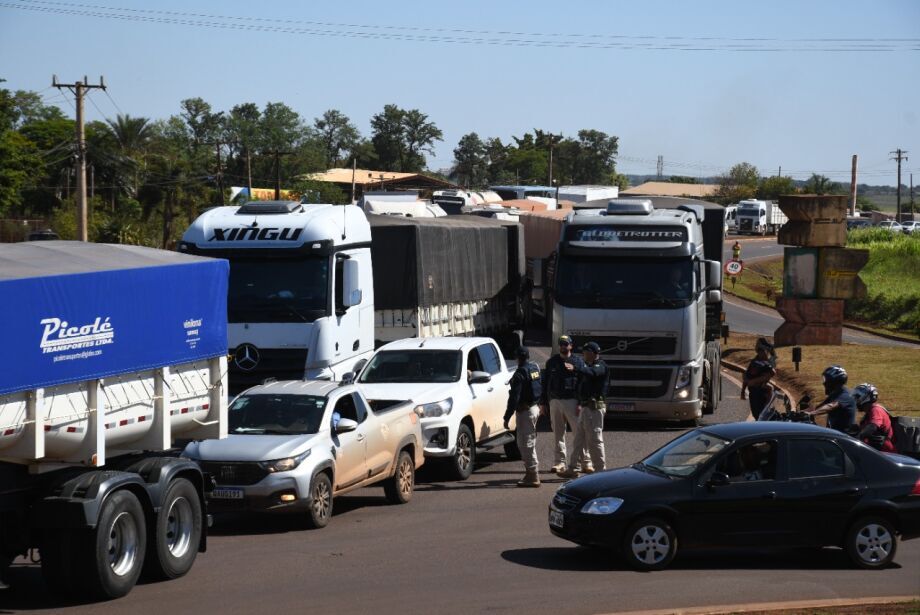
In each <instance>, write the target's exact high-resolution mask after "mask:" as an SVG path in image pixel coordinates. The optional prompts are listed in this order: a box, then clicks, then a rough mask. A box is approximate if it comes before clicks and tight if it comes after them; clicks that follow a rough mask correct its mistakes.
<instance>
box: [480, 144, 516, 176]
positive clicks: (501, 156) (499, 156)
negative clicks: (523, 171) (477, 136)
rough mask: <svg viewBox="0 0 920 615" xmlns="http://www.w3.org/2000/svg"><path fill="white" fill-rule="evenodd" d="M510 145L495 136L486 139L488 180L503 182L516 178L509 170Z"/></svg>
mask: <svg viewBox="0 0 920 615" xmlns="http://www.w3.org/2000/svg"><path fill="white" fill-rule="evenodd" d="M508 151H509V146H507V145H505V144H504V143H502V140H501V139H499V138H497V137H493V138H491V139H488V140H487V141H486V159H487V161H488V180H489V183H490V184H503V183H506V182H508V181H510V180H511V179H513V178H514V173H512V172H510V171H509V170H508V168H507V167H508Z"/></svg>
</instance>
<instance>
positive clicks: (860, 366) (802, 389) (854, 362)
mask: <svg viewBox="0 0 920 615" xmlns="http://www.w3.org/2000/svg"><path fill="white" fill-rule="evenodd" d="M757 337H758V336H756V335H750V334H747V333H732V334H731V336H730V337H729V338H728V344H726V345H725V346H724V347H723V349H722V356H723V357H724V358H725V359H727V360H729V361H731V362H733V363H738V364H740V365H743V366H747V364H748V362H750V361H751V359H753V358H754V343H755V342H756V340H757ZM776 352H777V355H778V356H777V364H776V373H777V378H778V380H779V384H780V385H782V386H783V387H785V388H787V389H789V391H790V393H792V394H793V395H795V396H796V397H797V398H798V397H801V396H802V395H804V394H806V393H807V394H809V395H811V397H812V399H814V400H816V401H820V400H821V399H823V398H824V388H823V386H822V384H821V372H823V371H824V368H826V367H827V366H828V365H842V366H843V367H844V368H846V370H847V373H848V374H849V386H850V387H851V388H852V387H853V386H855V385H857V384H859V383H861V382H871V383H872V384H874V385H875V386H877V387H878V389H879V401H880V402H881V403H882V405H884V406H885V407H886V408H888V410H890V411H891V413H892V414H896V415H898V416H920V379H918V378H917V377H916V372H917V366H918V364H920V349H915V348H885V347H880V346H863V345H859V344H844V345H842V346H803V347H802V363H801V364H800V365H799V371H795V365H794V364H793V363H792V349H791V348H777V349H776Z"/></svg>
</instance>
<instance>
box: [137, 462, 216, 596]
mask: <svg viewBox="0 0 920 615" xmlns="http://www.w3.org/2000/svg"><path fill="white" fill-rule="evenodd" d="M201 522H202V514H201V500H199V499H198V490H197V489H195V486H194V485H192V483H191V482H189V481H188V479H185V478H177V479H175V480H174V481H172V482H171V483H170V484H169V487H168V488H167V489H166V496H165V497H164V498H163V506H162V507H161V508H160V514H158V515H157V519H156V533H155V534H153V536H152V538H153V539H154V544H153V545H152V546H153V548H151V549H148V550H147V561H146V562H145V563H144V572H145V573H146V575H147V576H150V577H152V578H156V579H177V578H179V577H181V576H183V575H184V574H185V573H187V572H188V571H189V570H191V568H192V564H194V563H195V558H196V557H197V555H198V543H199V541H200V540H201Z"/></svg>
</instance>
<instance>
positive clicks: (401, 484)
mask: <svg viewBox="0 0 920 615" xmlns="http://www.w3.org/2000/svg"><path fill="white" fill-rule="evenodd" d="M229 420H230V428H229V434H230V435H229V436H228V437H227V438H226V439H225V440H203V441H200V442H192V443H190V444H189V445H188V446H187V447H186V449H185V451H184V452H183V457H187V458H189V459H193V460H195V461H197V462H198V464H199V465H200V466H201V468H202V470H204V471H205V472H208V473H210V474H211V475H212V476H213V477H214V479H215V481H216V483H217V485H216V487H215V488H214V489H213V490H212V491H211V493H210V494H209V509H210V511H211V512H227V511H234V510H249V511H282V510H290V509H293V510H303V509H306V512H307V523H308V524H309V525H310V526H311V527H314V528H320V527H325V526H326V524H327V523H329V518H330V517H331V516H332V499H333V497H335V496H339V495H342V494H344V493H347V492H349V491H353V490H355V489H359V488H361V487H367V486H368V485H372V484H375V483H380V482H383V488H384V494H385V495H386V498H387V500H388V501H390V502H391V503H393V504H404V503H406V502H408V501H409V500H410V499H411V498H412V491H413V488H414V486H415V470H416V469H417V468H418V467H419V466H421V465H422V464H423V463H424V459H425V458H424V456H423V455H422V444H421V442H422V436H421V430H420V419H419V416H418V414H417V413H416V408H415V404H414V403H413V402H411V401H404V402H398V403H389V404H387V403H377V404H374V405H370V404H368V402H367V400H366V398H365V397H364V395H363V394H362V393H361V391H360V389H359V387H357V386H355V385H349V384H336V383H330V382H325V381H285V382H272V383H270V384H264V385H260V386H255V387H252V388H250V389H248V390H246V391H245V392H243V393H242V394H241V395H240V396H239V397H237V398H236V399H235V400H234V401H233V403H232V404H231V406H230V410H229Z"/></svg>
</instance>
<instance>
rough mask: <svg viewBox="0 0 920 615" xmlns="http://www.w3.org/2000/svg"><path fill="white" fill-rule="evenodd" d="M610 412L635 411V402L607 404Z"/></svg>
mask: <svg viewBox="0 0 920 615" xmlns="http://www.w3.org/2000/svg"><path fill="white" fill-rule="evenodd" d="M607 409H608V410H610V411H611V412H635V411H636V404H607Z"/></svg>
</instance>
